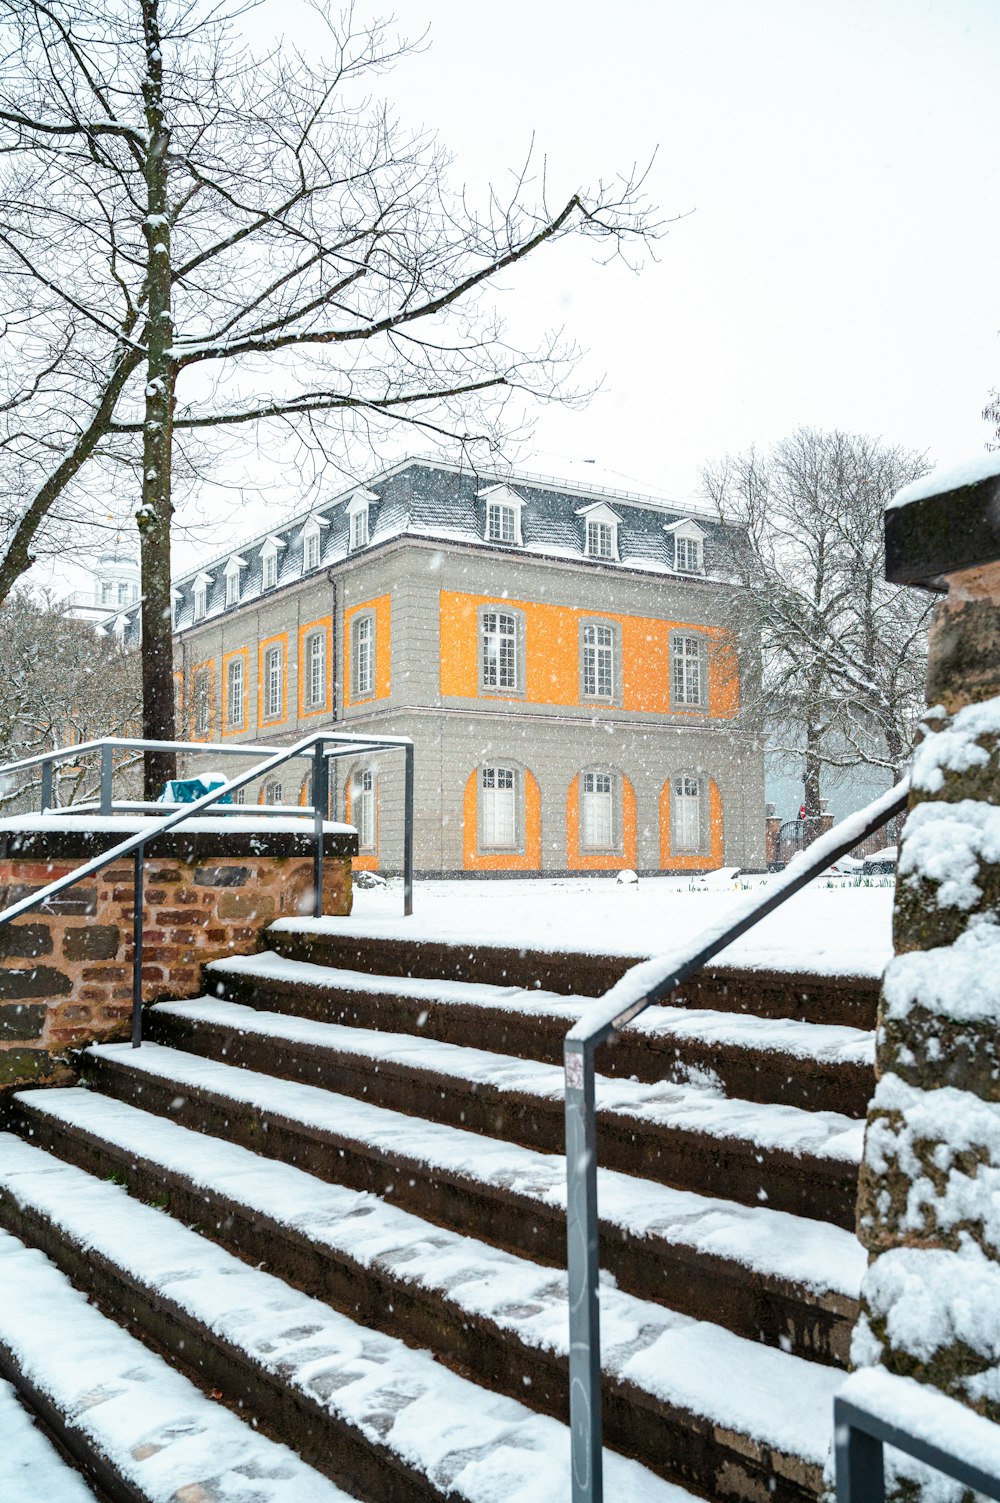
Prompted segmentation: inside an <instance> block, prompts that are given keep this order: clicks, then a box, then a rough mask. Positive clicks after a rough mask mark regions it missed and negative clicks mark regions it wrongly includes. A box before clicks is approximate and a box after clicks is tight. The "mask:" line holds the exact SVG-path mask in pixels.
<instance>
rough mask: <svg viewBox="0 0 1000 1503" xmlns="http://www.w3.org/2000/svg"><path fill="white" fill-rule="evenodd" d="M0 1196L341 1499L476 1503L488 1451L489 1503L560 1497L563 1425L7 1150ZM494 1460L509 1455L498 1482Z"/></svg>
mask: <svg viewBox="0 0 1000 1503" xmlns="http://www.w3.org/2000/svg"><path fill="white" fill-rule="evenodd" d="M0 1188H2V1192H3V1193H2V1195H0V1218H2V1220H3V1221H4V1222H10V1221H15V1222H16V1223H17V1225H18V1227H19V1228H20V1231H21V1235H26V1236H28V1237H29V1238H30V1239H31V1241H32V1242H33V1243H34V1244H35V1245H36V1246H37V1247H39V1248H40V1249H41V1250H42V1251H43V1253H44V1254H45V1255H46V1256H47V1257H48V1258H49V1259H50V1260H51V1261H54V1262H56V1264H57V1266H59V1267H60V1268H61V1269H62V1271H63V1272H64V1273H65V1274H66V1275H67V1276H68V1277H69V1279H70V1280H71V1282H72V1283H73V1284H74V1285H75V1286H76V1287H77V1288H80V1289H81V1290H82V1291H84V1292H88V1293H90V1294H91V1295H92V1296H94V1297H97V1298H98V1299H100V1300H101V1301H102V1302H105V1303H110V1304H111V1305H112V1307H113V1308H114V1309H115V1310H116V1311H117V1312H118V1314H119V1316H120V1317H121V1318H123V1319H128V1320H129V1321H130V1322H132V1323H137V1324H138V1325H139V1327H140V1328H141V1330H142V1332H143V1336H144V1338H145V1340H146V1341H152V1342H153V1344H154V1347H155V1348H159V1349H161V1350H167V1351H170V1352H172V1353H178V1352H181V1351H182V1352H183V1359H182V1360H183V1362H184V1364H185V1367H188V1368H191V1369H192V1370H193V1371H196V1372H198V1373H199V1374H200V1375H201V1376H202V1378H203V1379H204V1381H205V1382H206V1383H210V1384H212V1385H213V1386H214V1387H216V1388H218V1389H220V1390H221V1391H222V1392H223V1393H225V1394H226V1395H227V1396H228V1398H229V1401H230V1402H235V1403H238V1404H239V1406H240V1408H241V1409H242V1410H244V1412H247V1413H249V1414H250V1415H251V1416H252V1419H253V1420H254V1421H256V1423H257V1425H259V1427H260V1428H261V1429H263V1430H264V1431H265V1433H266V1432H268V1431H270V1432H271V1433H272V1434H275V1433H281V1434H283V1435H284V1436H285V1437H286V1438H287V1439H288V1440H294V1443H295V1447H296V1450H297V1451H298V1452H299V1453H300V1455H302V1456H303V1457H304V1459H305V1460H306V1461H307V1462H310V1463H311V1464H312V1465H314V1466H318V1467H320V1468H321V1469H322V1470H323V1471H325V1472H327V1473H328V1474H332V1475H333V1480H334V1481H335V1482H337V1483H338V1485H341V1486H348V1487H350V1488H351V1490H352V1491H355V1490H356V1489H357V1488H358V1487H360V1488H361V1489H362V1491H363V1495H365V1496H369V1497H371V1498H372V1499H373V1500H374V1499H375V1498H377V1499H378V1503H423V1500H428V1503H444V1500H448V1503H452V1500H455V1503H457V1500H458V1499H465V1500H467V1503H478V1499H479V1498H480V1497H481V1496H482V1492H481V1487H480V1486H477V1485H476V1484H477V1478H478V1479H479V1480H480V1481H481V1480H482V1473H481V1470H480V1469H479V1468H478V1466H477V1460H478V1459H479V1458H481V1457H482V1456H483V1455H485V1454H487V1453H488V1452H490V1451H492V1450H493V1449H494V1448H496V1450H497V1454H498V1465H497V1467H496V1468H494V1467H493V1466H492V1465H491V1467H490V1468H489V1477H488V1482H489V1489H488V1491H489V1498H490V1503H520V1500H521V1499H522V1498H524V1499H526V1500H528V1503H535V1500H538V1503H540V1500H541V1499H542V1498H543V1497H547V1496H549V1495H552V1496H559V1495H561V1488H560V1486H559V1481H562V1483H563V1485H565V1486H567V1487H568V1480H569V1479H568V1470H569V1469H568V1460H569V1438H568V1433H567V1431H566V1427H565V1425H563V1424H560V1423H559V1422H558V1421H556V1420H554V1419H550V1418H549V1417H547V1416H543V1415H538V1414H536V1413H534V1412H532V1411H531V1410H528V1409H526V1408H525V1406H524V1405H523V1403H519V1402H517V1401H515V1400H511V1399H509V1398H507V1397H505V1396H503V1395H496V1394H494V1393H492V1392H490V1391H489V1390H488V1389H485V1388H483V1387H482V1386H481V1385H477V1384H475V1383H473V1382H471V1381H470V1380H469V1379H467V1378H464V1377H462V1376H459V1375H458V1374H456V1373H453V1372H450V1371H449V1370H448V1369H447V1368H445V1367H443V1366H442V1365H441V1364H440V1363H438V1362H436V1361H434V1359H433V1357H432V1356H431V1355H430V1354H429V1353H428V1352H426V1351H414V1350H412V1349H410V1348H407V1347H406V1346H404V1345H403V1343H402V1342H401V1341H399V1340H398V1338H395V1337H391V1336H385V1335H382V1334H381V1333H378V1332H374V1331H372V1330H370V1329H368V1328H366V1327H363V1326H359V1325H358V1324H357V1322H355V1321H353V1320H351V1319H350V1318H349V1317H347V1316H345V1315H343V1314H340V1313H338V1312H336V1311H334V1310H332V1309H331V1308H330V1307H329V1306H327V1305H326V1304H325V1303H323V1302H322V1301H319V1300H316V1299H314V1298H312V1297H310V1296H308V1295H306V1294H302V1293H300V1292H298V1291H297V1290H295V1289H293V1288H292V1287H291V1286H289V1285H288V1284H286V1283H284V1282H283V1281H282V1280H281V1279H279V1278H277V1277H275V1276H274V1275H272V1274H269V1273H264V1272H262V1271H261V1270H259V1269H256V1268H251V1267H249V1266H247V1265H246V1264H244V1263H242V1262H240V1260H238V1259H237V1258H236V1257H234V1256H233V1255H232V1254H231V1253H229V1252H227V1251H225V1250H224V1249H223V1248H221V1247H219V1246H218V1245H217V1244H215V1243H211V1242H206V1241H205V1239H204V1238H202V1237H201V1236H199V1235H198V1234H197V1233H196V1232H194V1231H192V1230H190V1229H189V1228H187V1227H185V1226H183V1225H181V1224H180V1223H179V1222H177V1221H174V1220H173V1219H172V1218H170V1217H166V1216H165V1215H164V1213H163V1212H162V1211H161V1210H159V1209H155V1208H153V1207H150V1206H147V1205H144V1204H142V1203H141V1202H140V1201H136V1200H133V1199H130V1198H129V1197H127V1196H126V1195H125V1193H124V1191H123V1190H122V1189H121V1187H119V1186H116V1185H113V1184H103V1183H101V1182H99V1181H97V1180H95V1179H94V1178H93V1177H92V1176H91V1175H89V1174H87V1173H86V1172H85V1171H84V1170H81V1169H79V1168H77V1167H76V1166H73V1165H68V1164H66V1163H64V1162H62V1161H59V1160H55V1159H52V1158H51V1157H50V1156H49V1155H47V1154H45V1153H44V1151H43V1150H41V1149H37V1148H33V1147H31V1146H29V1145H28V1144H26V1143H24V1142H22V1141H21V1140H20V1139H11V1138H10V1137H9V1135H7V1138H6V1141H5V1140H4V1139H3V1138H0ZM838 1379H839V1375H838ZM399 1397H403V1398H404V1399H405V1400H406V1401H407V1402H404V1403H403V1404H401V1405H397V1406H395V1407H394V1400H395V1399H397V1398H399ZM410 1404H413V1405H416V1406H417V1412H414V1413H412V1414H411V1413H407V1410H408V1408H409V1405H410ZM386 1421H388V1423H386ZM397 1426H398V1430H397ZM331 1442H332V1443H333V1446H334V1448H335V1451H334V1453H331ZM505 1452H506V1453H507V1454H508V1456H509V1457H510V1458H511V1459H513V1457H514V1455H515V1453H519V1455H520V1460H519V1461H515V1462H514V1465H513V1466H512V1467H509V1469H508V1471H507V1473H506V1474H505V1473H504V1470H503V1464H502V1460H501V1458H502V1456H503V1454H504V1453H505ZM543 1457H544V1458H545V1460H544V1463H543V1460H542V1458H543ZM795 1461H796V1458H791V1461H790V1465H793V1466H794V1464H795ZM605 1465H606V1468H607V1470H608V1472H609V1474H610V1475H609V1481H611V1483H612V1485H613V1486H615V1483H616V1484H617V1485H616V1486H615V1491H616V1492H617V1491H619V1490H621V1495H622V1496H629V1497H635V1498H636V1499H637V1500H641V1503H675V1499H676V1496H677V1486H676V1484H672V1483H671V1482H670V1481H668V1480H665V1479H663V1478H661V1477H658V1476H656V1475H655V1473H653V1472H652V1471H650V1470H649V1469H648V1468H647V1467H644V1466H641V1465H640V1464H639V1463H637V1462H634V1461H630V1460H628V1459H627V1458H624V1457H621V1456H619V1455H617V1454H616V1453H614V1452H610V1451H606V1452H605ZM815 1469H816V1468H815V1466H814V1468H813V1470H815ZM536 1471H547V1472H548V1473H549V1475H548V1478H547V1482H546V1490H545V1491H538V1490H536V1489H535V1488H532V1489H531V1490H530V1492H528V1491H522V1490H521V1489H522V1487H523V1485H524V1482H525V1479H526V1478H527V1477H528V1476H533V1475H534V1473H535V1472H536ZM553 1471H554V1472H555V1473H556V1474H557V1475H556V1476H555V1477H554V1476H553V1475H552V1473H553ZM557 1478H558V1479H559V1480H558V1481H557ZM512 1488H513V1491H512V1490H511V1489H512ZM682 1496H684V1497H686V1494H682Z"/></svg>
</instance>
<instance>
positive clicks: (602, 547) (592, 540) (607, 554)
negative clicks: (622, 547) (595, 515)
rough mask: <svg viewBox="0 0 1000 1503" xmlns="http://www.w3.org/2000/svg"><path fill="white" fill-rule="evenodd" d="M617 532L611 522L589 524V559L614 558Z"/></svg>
mask: <svg viewBox="0 0 1000 1503" xmlns="http://www.w3.org/2000/svg"><path fill="white" fill-rule="evenodd" d="M614 556H615V530H614V528H613V527H612V525H611V523H610V522H588V523H587V557H588V558H614Z"/></svg>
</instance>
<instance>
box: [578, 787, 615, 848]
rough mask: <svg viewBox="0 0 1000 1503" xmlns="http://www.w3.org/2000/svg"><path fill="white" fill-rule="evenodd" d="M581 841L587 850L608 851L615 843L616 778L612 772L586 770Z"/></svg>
mask: <svg viewBox="0 0 1000 1503" xmlns="http://www.w3.org/2000/svg"><path fill="white" fill-rule="evenodd" d="M582 780H583V818H582V820H581V828H580V843H581V845H583V846H585V847H586V848H587V850H591V851H606V850H610V849H611V847H612V845H613V844H614V829H615V818H614V780H613V778H612V776H611V773H610V772H585V773H583V774H582Z"/></svg>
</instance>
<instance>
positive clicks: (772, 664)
mask: <svg viewBox="0 0 1000 1503" xmlns="http://www.w3.org/2000/svg"><path fill="white" fill-rule="evenodd" d="M928 468H929V466H928V465H927V463H926V461H925V458H924V456H923V455H920V454H915V453H913V452H911V451H909V450H906V449H901V448H898V447H894V446H890V445H886V444H883V443H881V442H880V441H879V440H878V439H874V438H870V437H867V436H865V435H863V434H852V433H842V432H840V431H837V430H834V431H831V432H822V431H820V430H817V429H814V428H800V429H798V430H797V431H796V432H795V433H793V434H792V435H791V436H790V437H789V438H787V439H785V440H783V441H782V442H781V443H779V444H778V445H777V446H776V447H775V448H774V449H773V450H771V451H770V452H769V453H767V454H760V453H758V452H757V451H756V450H754V449H751V450H749V451H748V452H746V453H745V454H740V455H737V456H735V457H728V458H726V459H724V460H722V461H721V462H719V463H718V464H715V465H713V466H711V467H709V468H708V469H706V471H705V472H704V488H705V491H706V493H707V495H708V496H709V497H710V498H711V500H712V501H713V502H715V504H716V505H717V506H718V508H719V511H720V514H721V516H722V518H723V519H724V520H725V521H726V522H728V523H730V524H731V528H732V530H731V533H730V539H731V566H732V569H733V571H734V574H735V577H736V581H737V582H738V584H739V585H740V586H741V587H742V588H741V589H739V590H738V591H734V593H733V600H734V605H733V607H732V610H733V620H732V627H733V630H734V633H735V636H736V639H737V641H738V642H739V643H740V645H741V651H742V656H743V657H744V660H745V661H746V662H748V663H749V664H751V665H759V667H758V668H757V670H756V671H754V672H751V673H749V674H748V675H745V679H746V682H747V685H748V689H747V692H746V694H745V698H744V709H743V715H744V719H745V721H746V722H747V723H748V725H750V726H751V727H753V728H756V729H758V730H759V731H761V732H766V733H767V736H768V744H769V745H770V746H771V747H772V748H775V749H778V750H785V751H789V752H792V753H794V754H796V755H798V756H801V757H802V758H803V760H804V769H805V776H804V783H805V798H804V803H805V806H806V813H807V814H808V815H816V814H819V812H820V781H821V774H822V769H823V767H824V766H825V767H829V768H844V767H850V766H855V765H857V764H858V763H866V764H869V765H874V766H877V767H882V768H884V769H885V770H886V771H887V772H889V773H890V774H891V776H892V778H893V781H898V780H899V778H900V777H901V775H902V772H903V769H904V767H905V764H906V762H907V760H908V759H909V755H910V752H911V749H912V745H913V734H914V730H915V726H916V723H917V720H918V718H919V715H920V712H921V709H922V707H923V704H924V688H925V681H926V662H927V647H926V636H927V626H928V622H929V617H930V611H931V602H930V601H929V599H928V597H927V596H926V595H925V594H923V593H922V592H920V591H917V590H910V589H905V588H901V587H899V586H897V585H891V584H888V583H887V582H886V579H885V573H884V533H883V513H884V510H885V506H886V503H887V502H888V501H889V500H890V499H891V498H892V496H893V495H894V494H895V492H896V491H897V490H898V489H899V488H900V486H903V485H905V484H906V483H907V482H908V481H910V480H914V479H916V478H917V477H918V476H920V475H923V474H926V472H927V470H928Z"/></svg>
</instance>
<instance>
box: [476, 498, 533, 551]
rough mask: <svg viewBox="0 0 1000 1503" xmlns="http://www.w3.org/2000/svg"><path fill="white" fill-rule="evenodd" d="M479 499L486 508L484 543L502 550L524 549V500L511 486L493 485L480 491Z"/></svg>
mask: <svg viewBox="0 0 1000 1503" xmlns="http://www.w3.org/2000/svg"><path fill="white" fill-rule="evenodd" d="M478 499H479V501H480V502H482V503H483V504H484V506H485V516H484V518H483V541H484V542H486V543H495V544H497V545H498V546H499V547H501V548H521V547H523V545H524V534H523V530H522V525H521V522H522V514H523V512H524V498H523V497H522V496H519V495H518V494H517V492H516V491H512V490H511V488H510V486H509V485H491V486H490V487H489V489H488V490H485V491H480V493H479V497H478ZM508 534H509V535H508Z"/></svg>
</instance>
